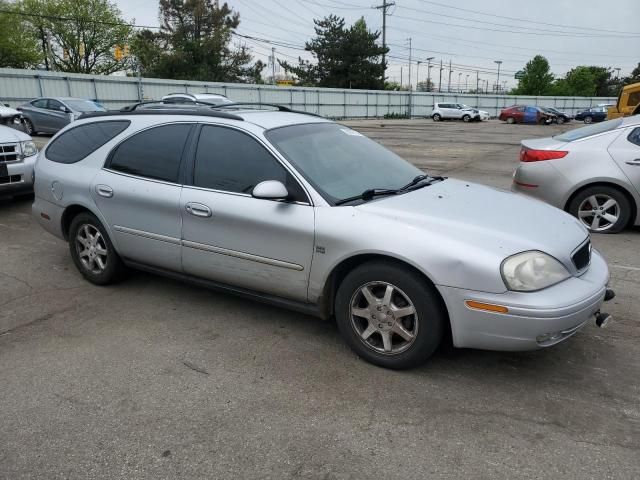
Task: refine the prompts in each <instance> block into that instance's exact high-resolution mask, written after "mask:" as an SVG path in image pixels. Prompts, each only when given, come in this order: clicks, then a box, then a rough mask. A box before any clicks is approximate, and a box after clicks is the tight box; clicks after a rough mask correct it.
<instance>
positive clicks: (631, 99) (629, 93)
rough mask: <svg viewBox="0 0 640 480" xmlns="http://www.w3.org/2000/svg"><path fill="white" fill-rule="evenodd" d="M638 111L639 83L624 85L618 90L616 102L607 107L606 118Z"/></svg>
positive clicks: (632, 113) (609, 118) (639, 111)
mask: <svg viewBox="0 0 640 480" xmlns="http://www.w3.org/2000/svg"><path fill="white" fill-rule="evenodd" d="M639 113H640V83H632V84H631V85H625V86H624V87H622V90H621V91H620V95H619V96H618V102H617V103H616V104H615V105H614V106H613V107H609V110H608V112H607V119H608V120H611V119H612V118H619V117H628V116H629V115H637V114H639Z"/></svg>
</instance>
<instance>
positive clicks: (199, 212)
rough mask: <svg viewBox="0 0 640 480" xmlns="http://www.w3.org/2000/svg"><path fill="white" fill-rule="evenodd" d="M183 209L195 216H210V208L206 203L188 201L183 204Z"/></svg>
mask: <svg viewBox="0 0 640 480" xmlns="http://www.w3.org/2000/svg"><path fill="white" fill-rule="evenodd" d="M184 208H185V210H186V211H187V212H189V213H190V214H191V215H195V216H196V217H210V216H211V209H210V208H209V207H207V206H206V205H203V204H201V203H196V202H189V203H187V204H186V205H185V206H184Z"/></svg>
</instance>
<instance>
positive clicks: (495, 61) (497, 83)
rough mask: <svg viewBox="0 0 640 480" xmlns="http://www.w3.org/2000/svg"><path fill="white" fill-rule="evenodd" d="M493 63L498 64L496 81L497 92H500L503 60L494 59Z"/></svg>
mask: <svg viewBox="0 0 640 480" xmlns="http://www.w3.org/2000/svg"><path fill="white" fill-rule="evenodd" d="M493 63H497V64H498V80H497V81H496V94H497V93H500V65H501V64H502V60H494V61H493Z"/></svg>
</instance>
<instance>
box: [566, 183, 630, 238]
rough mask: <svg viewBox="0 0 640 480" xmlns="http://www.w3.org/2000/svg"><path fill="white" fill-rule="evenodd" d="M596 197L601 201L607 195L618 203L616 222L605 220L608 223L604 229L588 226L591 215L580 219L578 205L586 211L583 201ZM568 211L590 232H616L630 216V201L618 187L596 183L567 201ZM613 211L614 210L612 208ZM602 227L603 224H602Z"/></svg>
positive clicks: (622, 227) (627, 222) (626, 222)
mask: <svg viewBox="0 0 640 480" xmlns="http://www.w3.org/2000/svg"><path fill="white" fill-rule="evenodd" d="M594 196H595V197H596V199H597V200H600V201H603V200H605V199H606V198H607V197H609V198H611V199H613V200H615V201H616V202H617V203H618V207H617V209H618V219H617V221H616V222H614V223H611V222H607V224H608V225H610V226H607V227H606V229H604V230H598V229H592V228H590V226H589V223H591V222H592V219H593V216H589V217H583V218H582V219H581V218H580V216H579V210H580V207H581V206H583V211H587V212H588V208H587V209H586V210H585V208H584V205H583V204H584V203H585V201H587V199H588V198H592V197H594ZM568 210H569V213H570V214H571V215H573V216H574V217H576V218H578V219H579V220H580V221H581V222H582V224H583V225H584V226H585V227H587V228H589V230H590V231H591V232H594V233H618V232H620V231H622V230H623V229H624V228H625V227H626V226H627V225H628V224H629V220H630V218H631V210H632V209H631V203H630V202H629V199H628V198H627V196H626V195H625V194H624V193H623V192H622V191H621V190H619V189H617V188H615V187H609V186H606V185H596V186H594V187H589V188H586V189H584V190H582V191H581V192H579V193H578V194H577V195H576V196H575V197H573V199H572V200H571V202H570V203H569V209H568ZM614 211H615V210H614ZM603 228H604V226H603Z"/></svg>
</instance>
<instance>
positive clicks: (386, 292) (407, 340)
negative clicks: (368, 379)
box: [335, 260, 448, 369]
mask: <svg viewBox="0 0 640 480" xmlns="http://www.w3.org/2000/svg"><path fill="white" fill-rule="evenodd" d="M335 297H336V298H335V315H336V322H337V324H338V327H339V328H340V332H341V333H342V335H343V337H344V338H345V340H346V341H347V343H348V344H349V346H350V347H351V348H352V349H353V350H354V351H355V352H356V353H357V354H358V355H359V356H360V357H362V358H363V359H365V360H367V361H369V362H371V363H373V364H375V365H379V366H381V367H385V368H393V369H403V368H411V367H415V366H417V365H420V364H422V363H424V362H425V361H426V360H427V359H428V358H429V357H430V356H431V355H432V354H433V352H434V351H435V350H436V348H437V347H438V345H440V341H441V340H442V336H443V331H444V328H445V325H446V322H448V319H447V314H446V309H445V307H444V304H443V303H442V299H441V298H440V296H439V294H438V292H437V290H436V289H435V287H433V285H431V284H430V283H429V282H428V280H426V279H425V278H424V277H423V276H422V275H421V274H420V273H418V272H417V271H415V270H413V269H411V267H408V266H407V265H404V264H401V263H398V262H395V261H392V260H388V261H387V260H376V261H371V262H368V263H364V264H362V265H359V266H358V267H356V268H354V269H353V270H352V271H350V272H349V273H348V274H347V275H346V276H345V278H344V279H343V280H342V282H341V283H340V286H339V287H338V290H337V292H336V296H335Z"/></svg>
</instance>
